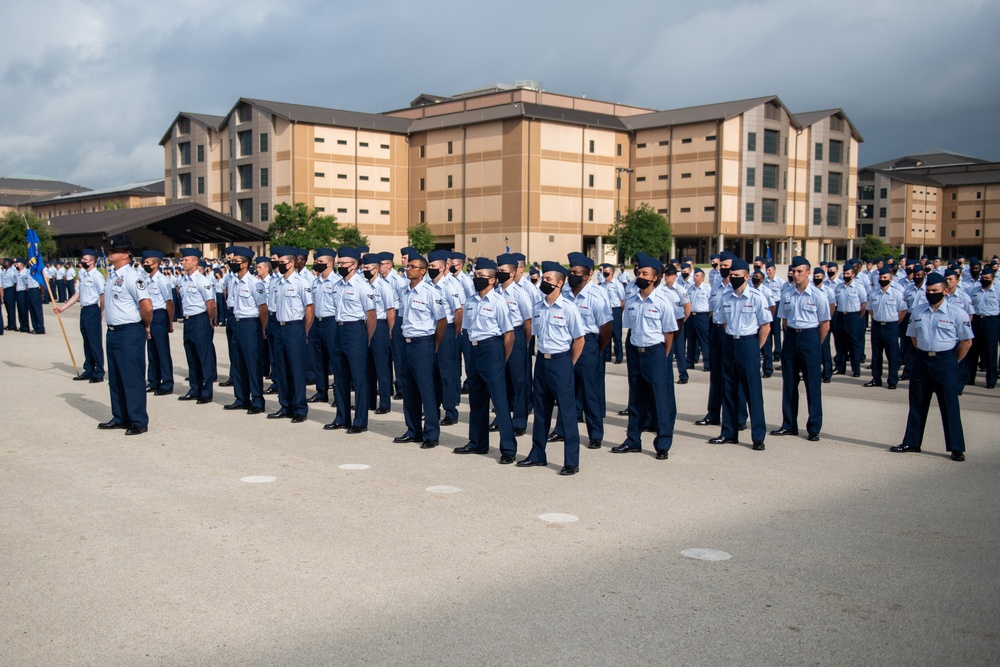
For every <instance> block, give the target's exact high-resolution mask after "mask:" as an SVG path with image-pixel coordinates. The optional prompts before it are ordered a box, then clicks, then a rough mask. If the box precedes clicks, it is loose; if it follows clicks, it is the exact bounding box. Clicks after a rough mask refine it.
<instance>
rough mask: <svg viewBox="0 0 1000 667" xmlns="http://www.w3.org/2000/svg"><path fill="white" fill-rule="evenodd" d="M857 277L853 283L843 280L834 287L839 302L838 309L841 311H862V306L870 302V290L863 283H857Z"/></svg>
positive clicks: (835, 296)
mask: <svg viewBox="0 0 1000 667" xmlns="http://www.w3.org/2000/svg"><path fill="white" fill-rule="evenodd" d="M857 280H858V279H857V278H855V279H854V280H852V281H851V284H850V285H848V284H847V283H845V282H843V281H841V282H838V283H837V286H836V287H835V288H834V291H833V293H834V298H835V299H836V303H837V311H838V312H841V313H860V312H861V306H862V304H864V303H867V302H868V292H867V291H866V290H865V288H864V287H862V286H861V285H857V284H855V283H857Z"/></svg>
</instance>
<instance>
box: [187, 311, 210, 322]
mask: <svg viewBox="0 0 1000 667" xmlns="http://www.w3.org/2000/svg"><path fill="white" fill-rule="evenodd" d="M202 315H204V316H205V317H208V313H207V312H206V313H198V314H197V315H185V316H184V319H185V320H193V319H194V318H196V317H201V316H202Z"/></svg>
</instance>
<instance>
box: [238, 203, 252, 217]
mask: <svg viewBox="0 0 1000 667" xmlns="http://www.w3.org/2000/svg"><path fill="white" fill-rule="evenodd" d="M236 203H237V204H239V205H240V220H242V221H243V222H253V199H239V200H237V201H236Z"/></svg>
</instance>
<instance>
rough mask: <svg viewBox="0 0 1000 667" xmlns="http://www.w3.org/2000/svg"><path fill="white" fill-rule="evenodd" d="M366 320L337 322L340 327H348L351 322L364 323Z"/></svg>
mask: <svg viewBox="0 0 1000 667" xmlns="http://www.w3.org/2000/svg"><path fill="white" fill-rule="evenodd" d="M364 323H365V321H364V320H355V321H353V322H337V326H338V327H346V326H347V325H349V324H364Z"/></svg>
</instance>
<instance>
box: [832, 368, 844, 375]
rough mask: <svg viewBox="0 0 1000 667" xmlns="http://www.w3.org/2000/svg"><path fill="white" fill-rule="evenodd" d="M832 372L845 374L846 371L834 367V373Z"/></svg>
mask: <svg viewBox="0 0 1000 667" xmlns="http://www.w3.org/2000/svg"><path fill="white" fill-rule="evenodd" d="M832 374H833V375H843V374H844V371H842V370H839V369H834V371H833V373H832Z"/></svg>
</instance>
